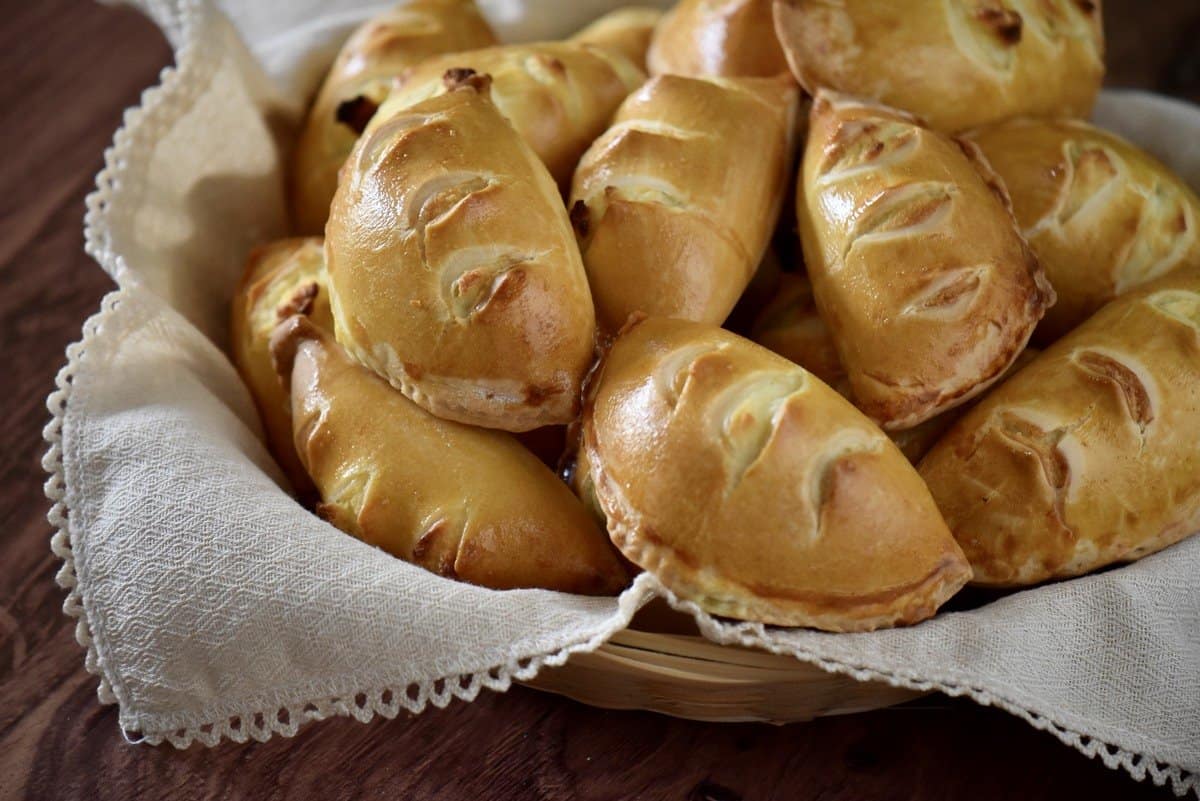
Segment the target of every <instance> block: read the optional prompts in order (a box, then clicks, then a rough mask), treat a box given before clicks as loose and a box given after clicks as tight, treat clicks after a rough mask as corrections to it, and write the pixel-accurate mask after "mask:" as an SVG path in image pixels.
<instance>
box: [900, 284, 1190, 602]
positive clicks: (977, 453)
mask: <svg viewBox="0 0 1200 801" xmlns="http://www.w3.org/2000/svg"><path fill="white" fill-rule="evenodd" d="M1193 267H1194V268H1193V269H1191V270H1187V271H1182V272H1179V273H1176V274H1174V275H1171V276H1168V277H1166V278H1161V279H1159V280H1158V281H1155V282H1152V283H1151V284H1148V285H1146V286H1144V287H1142V288H1140V289H1137V290H1134V291H1132V292H1130V293H1129V294H1126V295H1124V296H1122V297H1120V298H1117V299H1116V300H1114V301H1113V302H1111V303H1110V304H1108V305H1107V306H1105V307H1104V308H1102V309H1101V310H1100V311H1098V312H1097V313H1096V314H1095V315H1093V316H1092V317H1091V318H1090V319H1089V320H1088V321H1087V322H1085V323H1083V324H1082V325H1081V326H1079V327H1078V328H1076V329H1075V330H1074V331H1072V332H1071V333H1069V334H1067V335H1066V336H1064V337H1063V338H1062V339H1060V340H1059V341H1058V342H1057V343H1055V344H1054V345H1052V346H1051V347H1050V348H1048V349H1047V350H1046V351H1045V352H1044V353H1042V355H1041V356H1039V357H1038V358H1037V359H1035V360H1034V361H1033V362H1032V363H1031V364H1030V365H1029V366H1027V367H1026V368H1025V369H1023V370H1021V371H1020V372H1019V373H1017V374H1016V375H1014V376H1013V377H1012V378H1010V379H1009V380H1008V381H1006V382H1005V383H1004V384H1003V385H1001V386H1000V387H999V388H998V389H997V390H996V391H995V392H993V393H991V394H990V395H989V396H988V397H986V398H985V399H984V400H983V401H982V402H980V404H979V405H978V406H976V407H975V408H974V409H972V410H971V411H970V412H968V413H967V415H966V416H965V417H963V419H962V420H960V421H959V422H958V424H957V425H956V426H955V427H954V428H953V429H952V430H951V431H950V433H949V434H948V435H946V437H945V438H944V439H943V440H942V441H940V442H939V443H938V444H937V445H936V446H934V448H933V450H931V451H930V452H929V454H928V455H927V456H926V457H925V459H924V460H923V461H922V462H921V468H920V470H921V476H922V477H923V478H924V479H925V482H926V483H927V484H928V485H929V488H930V490H931V491H932V493H933V497H934V499H935V500H936V501H937V503H938V506H939V508H941V510H942V514H944V515H945V518H946V522H947V523H949V525H950V528H951V529H952V530H953V531H954V535H955V537H957V538H958V541H959V544H960V545H962V548H963V550H964V551H965V552H966V554H967V558H968V559H970V560H971V564H972V566H973V567H974V568H975V581H976V582H977V583H980V584H987V585H996V586H1019V585H1026V584H1035V583H1037V582H1040V581H1046V580H1048V579H1053V578H1065V577H1069V576H1077V575H1080V574H1082V573H1087V572H1088V571H1091V570H1095V569H1097V568H1100V567H1104V566H1105V565H1108V564H1112V563H1114V562H1124V561H1132V560H1134V559H1138V558H1140V557H1142V556H1145V555H1147V554H1150V553H1154V552H1155V551H1158V550H1161V549H1162V548H1165V547H1167V546H1168V545H1171V544H1172V543H1175V542H1178V541H1179V540H1181V539H1183V538H1184V537H1186V536H1188V535H1190V534H1191V533H1192V532H1194V531H1196V530H1197V529H1200V262H1198V263H1196V264H1194V265H1193Z"/></svg>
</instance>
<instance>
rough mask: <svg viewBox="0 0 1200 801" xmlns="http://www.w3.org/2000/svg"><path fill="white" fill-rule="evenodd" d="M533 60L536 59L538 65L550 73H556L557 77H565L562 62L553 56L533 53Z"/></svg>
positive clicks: (564, 67) (565, 72)
mask: <svg viewBox="0 0 1200 801" xmlns="http://www.w3.org/2000/svg"><path fill="white" fill-rule="evenodd" d="M533 58H535V59H537V61H538V63H539V64H541V65H542V66H543V67H545V68H546V69H547V70H549V71H551V72H556V73H558V74H559V75H566V74H567V68H566V66H564V65H563V63H562V60H560V59H558V58H556V57H555V56H551V55H548V54H546V53H534V54H533Z"/></svg>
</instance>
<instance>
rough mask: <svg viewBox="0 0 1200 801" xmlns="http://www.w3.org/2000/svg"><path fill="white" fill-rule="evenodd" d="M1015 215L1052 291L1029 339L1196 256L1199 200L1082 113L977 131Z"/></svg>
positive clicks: (1049, 333) (1057, 331)
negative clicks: (1049, 303)
mask: <svg viewBox="0 0 1200 801" xmlns="http://www.w3.org/2000/svg"><path fill="white" fill-rule="evenodd" d="M967 138H968V139H970V140H971V141H973V142H974V143H975V144H977V145H978V146H979V149H980V150H982V151H983V153H984V155H985V156H986V157H987V160H988V163H989V164H991V165H992V167H993V168H994V169H995V170H996V172H997V173H998V174H999V175H1000V177H1001V178H1002V179H1004V184H1005V186H1007V187H1008V193H1009V195H1011V196H1012V203H1013V211H1014V213H1015V214H1016V216H1017V222H1018V223H1020V225H1021V229H1022V231H1023V232H1024V234H1025V238H1026V240H1028V242H1029V245H1030V247H1032V248H1033V250H1034V252H1035V253H1037V256H1038V260H1039V261H1040V262H1041V263H1042V266H1043V267H1044V268H1045V270H1046V277H1047V278H1048V279H1049V280H1050V283H1051V285H1052V286H1053V287H1054V292H1055V294H1057V295H1058V302H1057V303H1055V304H1054V307H1053V308H1051V309H1050V310H1049V311H1048V312H1047V313H1046V317H1045V319H1043V320H1042V322H1041V324H1040V325H1039V326H1038V329H1037V331H1036V332H1035V334H1034V336H1035V338H1036V339H1038V340H1039V341H1043V342H1049V341H1053V340H1055V339H1057V338H1058V337H1060V336H1062V335H1063V334H1065V333H1066V332H1067V331H1069V330H1071V329H1072V328H1074V327H1075V326H1077V325H1078V324H1079V323H1081V322H1083V321H1084V320H1086V319H1087V318H1088V317H1089V316H1090V315H1091V314H1092V312H1094V311H1096V310H1097V309H1099V308H1100V307H1101V306H1103V305H1104V304H1105V303H1107V302H1108V301H1110V300H1112V299H1113V298H1114V297H1116V296H1117V295H1120V294H1121V293H1123V292H1126V291H1128V290H1130V289H1132V288H1134V287H1136V286H1140V285H1142V284H1144V283H1146V282H1147V281H1151V280H1153V279H1155V278H1158V277H1159V276H1162V275H1167V274H1168V273H1170V272H1171V271H1173V270H1177V269H1179V268H1181V267H1183V266H1184V265H1186V264H1189V263H1191V264H1197V263H1200V235H1198V231H1197V229H1198V228H1200V198H1197V197H1196V194H1195V193H1194V192H1192V190H1191V189H1189V188H1188V187H1187V185H1186V184H1184V182H1183V181H1181V180H1179V178H1177V177H1176V176H1175V175H1173V174H1171V172H1170V171H1169V170H1168V169H1167V168H1166V167H1164V166H1163V165H1162V164H1161V163H1159V162H1158V161H1157V160H1156V159H1155V158H1153V157H1152V156H1150V155H1149V154H1148V153H1146V152H1144V151H1142V150H1140V149H1138V148H1137V147H1135V146H1134V145H1132V144H1130V143H1129V142H1126V141H1125V140H1124V139H1122V138H1120V137H1119V136H1116V135H1114V134H1111V133H1108V132H1107V131H1103V130H1101V129H1099V128H1097V127H1095V126H1093V125H1089V124H1088V123H1086V122H1082V121H1080V120H1064V119H1057V120H1047V119H1042V120H1036V119H1020V120H1011V121H1009V122H1004V123H1000V124H998V125H992V126H988V127H986V128H980V129H977V130H975V131H973V132H971V133H969V134H967Z"/></svg>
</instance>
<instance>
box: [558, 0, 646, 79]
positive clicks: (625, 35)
mask: <svg viewBox="0 0 1200 801" xmlns="http://www.w3.org/2000/svg"><path fill="white" fill-rule="evenodd" d="M662 16H663V12H662V11H661V10H660V9H657V8H647V7H643V6H626V7H625V8H618V9H616V10H615V11H610V12H608V13H607V14H605V15H604V16H602V17H600V18H599V19H597V20H596V21H594V22H592V23H591V24H590V25H588V26H586V27H584V28H583V29H581V30H580V31H578V32H577V33H576V34H575V35H574V36H572V37H571V41H572V42H578V43H579V44H590V45H596V46H597V47H604V48H607V49H609V50H616V51H617V52H619V53H621V54H622V55H624V56H625V57H626V58H627V59H629V60H630V61H631V62H633V63H634V64H636V65H637V66H638V67H640V68H641V69H642V70H645V68H646V50H647V48H649V47H650V37H651V36H653V35H654V28H655V26H656V25H658V23H659V20H661V19H662Z"/></svg>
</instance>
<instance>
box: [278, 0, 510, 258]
mask: <svg viewBox="0 0 1200 801" xmlns="http://www.w3.org/2000/svg"><path fill="white" fill-rule="evenodd" d="M495 42H496V37H495V36H494V35H493V33H492V31H491V29H490V28H489V27H488V25H487V23H486V22H485V21H484V19H483V17H482V16H480V14H479V9H477V8H476V7H475V3H474V0H410V2H407V3H401V4H400V5H398V6H396V7H395V8H391V9H389V10H387V11H385V12H383V13H382V14H379V15H378V16H376V17H373V18H372V19H370V20H368V21H367V22H365V23H363V25H362V26H361V27H359V28H358V29H357V30H356V31H355V32H354V33H353V34H351V35H350V38H349V39H347V40H346V43H345V44H344V45H343V46H342V49H341V51H340V52H339V53H338V56H337V59H336V60H335V61H334V62H333V66H332V67H330V69H329V74H328V75H327V76H326V77H325V81H324V82H323V83H322V84H321V88H320V90H319V91H318V92H317V96H316V98H315V99H314V100H313V104H312V108H311V109H309V112H308V116H307V117H306V118H305V121H304V127H303V128H302V129H301V131H300V136H299V138H298V139H297V140H296V146H295V149H294V150H293V151H292V163H291V168H290V170H289V176H290V195H291V207H292V225H293V228H294V229H295V230H297V231H299V232H300V233H304V234H321V233H324V230H325V220H326V219H328V217H329V204H330V203H331V202H332V201H333V193H334V191H335V190H336V189H337V175H338V169H339V168H341V166H342V164H343V163H344V162H345V161H346V157H347V156H348V155H350V150H351V148H353V147H354V143H355V141H357V140H358V136H359V134H360V133H361V132H362V130H363V126H365V125H366V122H367V120H369V119H370V118H371V117H372V116H373V115H374V113H375V110H376V109H377V108H378V107H379V104H381V103H382V102H383V101H384V99H385V98H386V97H387V94H388V90H389V88H390V87H391V83H392V81H393V80H394V79H395V78H396V76H398V75H400V74H401V73H402V72H404V70H406V69H408V68H409V67H411V66H413V65H414V64H417V63H419V62H421V61H423V60H424V59H426V58H429V57H430V56H434V55H438V54H440V53H453V52H455V51H458V50H473V49H476V48H480V47H487V46H489V45H492V44H495Z"/></svg>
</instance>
